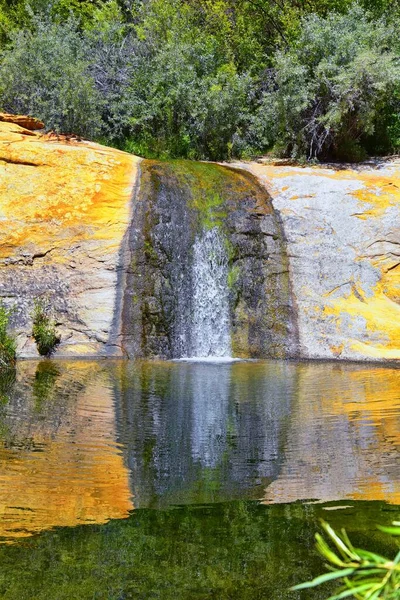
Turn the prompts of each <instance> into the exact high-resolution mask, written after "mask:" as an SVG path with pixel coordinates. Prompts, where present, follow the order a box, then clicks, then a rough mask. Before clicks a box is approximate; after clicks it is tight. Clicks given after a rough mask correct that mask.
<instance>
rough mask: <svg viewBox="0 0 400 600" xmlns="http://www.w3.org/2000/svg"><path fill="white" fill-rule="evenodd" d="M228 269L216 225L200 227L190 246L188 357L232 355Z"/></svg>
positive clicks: (223, 247) (225, 252) (224, 248)
mask: <svg viewBox="0 0 400 600" xmlns="http://www.w3.org/2000/svg"><path fill="white" fill-rule="evenodd" d="M228 272H229V263H228V256H227V251H226V245H225V243H224V238H223V236H222V235H221V232H220V230H219V228H218V227H213V228H212V229H209V230H207V231H204V232H203V233H202V235H201V236H199V237H198V238H197V239H196V241H195V243H194V246H193V267H192V282H193V312H192V335H191V339H192V344H191V350H192V351H191V356H192V357H195V358H207V357H208V358H210V357H215V358H222V357H226V358H229V357H230V356H231V355H232V348H231V335H230V315H229V297H228V296H229V288H228Z"/></svg>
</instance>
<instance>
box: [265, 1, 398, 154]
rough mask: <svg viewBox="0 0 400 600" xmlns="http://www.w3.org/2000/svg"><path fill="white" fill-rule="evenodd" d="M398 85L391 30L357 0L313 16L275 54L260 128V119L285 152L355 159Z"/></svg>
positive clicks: (266, 132)
mask: <svg viewBox="0 0 400 600" xmlns="http://www.w3.org/2000/svg"><path fill="white" fill-rule="evenodd" d="M399 84H400V65H399V61H398V48H397V47H396V35H395V30H394V29H393V27H391V26H389V25H387V23H386V22H385V20H384V19H378V20H375V21H371V20H370V19H369V16H368V14H367V13H365V12H364V11H363V10H362V9H361V8H360V7H359V6H357V5H354V6H353V7H352V8H351V10H350V11H349V12H348V13H346V14H345V15H338V14H335V13H332V14H329V15H328V16H327V18H325V19H324V18H321V17H318V16H316V15H311V16H309V17H307V18H305V19H304V20H303V22H302V31H301V34H300V36H299V38H298V39H297V40H296V42H295V43H294V44H293V46H292V47H290V48H289V49H287V50H285V51H279V52H278V53H277V54H276V56H275V72H274V75H273V77H272V79H271V81H270V82H269V83H268V86H269V89H268V90H267V92H266V93H265V94H264V97H263V100H262V105H261V107H260V109H259V119H258V120H257V126H260V125H261V123H262V121H263V120H264V131H265V134H264V135H265V136H266V139H267V140H268V141H270V142H275V143H277V144H278V147H279V148H280V151H281V153H283V154H284V155H288V156H292V157H299V156H302V155H306V156H307V157H308V158H309V159H311V158H313V157H326V156H336V157H337V158H341V159H351V158H353V157H354V156H353V155H354V154H355V153H356V154H358V156H355V157H354V158H356V159H358V158H360V151H359V148H361V147H362V138H363V137H368V136H372V135H373V134H374V132H375V128H376V124H377V121H378V120H379V118H380V116H381V112H382V108H383V107H385V105H387V104H388V103H390V102H391V100H392V97H393V94H394V91H395V89H396V87H397V86H398V85H399ZM396 110H398V107H397V108H396ZM268 136H269V138H268ZM361 154H362V153H361Z"/></svg>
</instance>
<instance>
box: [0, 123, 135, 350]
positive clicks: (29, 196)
mask: <svg viewBox="0 0 400 600" xmlns="http://www.w3.org/2000/svg"><path fill="white" fill-rule="evenodd" d="M138 163H139V159H138V158H136V157H134V156H130V155H128V154H125V153H123V152H120V151H118V150H114V149H111V148H104V147H102V146H99V145H96V144H91V143H88V142H69V143H68V142H66V141H58V140H57V139H56V138H48V137H47V136H40V135H39V134H37V133H34V132H33V131H28V130H27V129H24V128H22V127H20V126H19V125H16V124H15V123H8V122H4V121H3V122H0V172H1V178H0V294H1V297H2V298H3V299H4V301H5V302H6V304H8V305H12V306H14V307H15V314H14V326H15V328H16V332H17V334H18V350H19V355H20V356H25V357H26V356H37V351H36V346H35V344H34V342H33V339H32V337H31V332H32V318H31V313H32V307H33V301H34V299H35V298H40V297H45V298H46V299H47V300H48V301H49V303H50V304H51V306H52V308H53V313H54V315H55V318H56V320H57V329H58V331H59V333H60V334H61V338H62V339H61V345H60V346H59V348H58V350H57V355H58V356H66V355H67V356H68V355H83V356H85V355H100V356H101V355H114V354H116V355H120V354H121V353H122V352H121V348H120V345H119V344H120V340H119V336H118V332H119V325H118V319H119V316H118V315H119V314H120V300H121V298H120V296H119V290H120V289H121V285H122V280H123V273H122V270H121V260H122V257H121V253H122V248H123V238H124V235H125V233H126V231H127V229H128V226H129V223H130V218H131V215H130V210H131V197H132V193H133V190H134V187H135V182H136V179H137V171H138Z"/></svg>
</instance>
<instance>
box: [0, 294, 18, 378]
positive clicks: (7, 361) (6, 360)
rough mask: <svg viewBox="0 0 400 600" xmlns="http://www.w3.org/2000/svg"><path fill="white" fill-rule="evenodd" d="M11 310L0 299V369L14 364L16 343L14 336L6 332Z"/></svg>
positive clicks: (11, 366) (8, 367)
mask: <svg viewBox="0 0 400 600" xmlns="http://www.w3.org/2000/svg"><path fill="white" fill-rule="evenodd" d="M12 312H13V310H12V309H10V308H7V307H6V306H5V304H4V302H3V301H0V371H3V370H5V369H10V368H13V367H14V366H15V358H16V351H17V345H16V342H15V339H14V337H13V336H12V335H10V334H9V333H8V328H9V322H10V317H11V314H12Z"/></svg>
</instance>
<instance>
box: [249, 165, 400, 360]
mask: <svg viewBox="0 0 400 600" xmlns="http://www.w3.org/2000/svg"><path fill="white" fill-rule="evenodd" d="M239 166H241V167H242V168H246V169H248V170H249V171H250V172H252V173H253V174H254V175H256V176H257V177H258V178H259V180H260V181H261V182H262V183H264V185H265V186H266V188H267V190H268V191H269V192H270V194H271V196H272V198H273V204H274V208H275V210H276V211H277V212H278V213H279V214H280V216H281V218H282V223H283V228H284V232H285V235H286V239H287V249H288V255H289V258H290V270H291V280H292V286H293V292H294V296H295V298H296V304H297V308H298V326H299V335H300V355H301V356H304V357H309V358H342V359H366V358H368V359H400V250H399V248H400V245H399V244H400V225H399V224H400V163H399V161H397V162H392V163H381V164H378V165H377V166H376V167H373V166H367V165H363V166H361V167H359V168H357V169H354V170H353V169H345V168H343V169H332V168H322V167H313V168H311V167H309V168H299V167H275V166H270V165H262V164H257V163H247V164H242V163H239Z"/></svg>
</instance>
